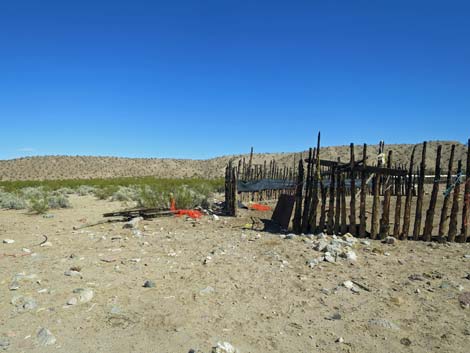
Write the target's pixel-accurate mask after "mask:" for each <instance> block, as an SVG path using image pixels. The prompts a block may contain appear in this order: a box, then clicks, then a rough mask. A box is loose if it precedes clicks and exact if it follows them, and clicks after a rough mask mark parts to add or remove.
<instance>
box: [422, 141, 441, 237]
mask: <svg viewBox="0 0 470 353" xmlns="http://www.w3.org/2000/svg"><path fill="white" fill-rule="evenodd" d="M441 151H442V146H441V145H439V146H438V147H437V156H436V166H435V168H434V183H433V186H432V192H431V201H430V202H429V208H428V210H427V212H426V222H425V223H424V233H423V240H424V241H431V239H432V229H433V223H434V212H435V209H436V202H437V195H438V193H439V183H440V181H441Z"/></svg>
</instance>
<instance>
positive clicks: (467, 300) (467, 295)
mask: <svg viewBox="0 0 470 353" xmlns="http://www.w3.org/2000/svg"><path fill="white" fill-rule="evenodd" d="M459 303H460V306H461V307H462V308H464V309H469V308H470V292H464V293H462V294H460V295H459Z"/></svg>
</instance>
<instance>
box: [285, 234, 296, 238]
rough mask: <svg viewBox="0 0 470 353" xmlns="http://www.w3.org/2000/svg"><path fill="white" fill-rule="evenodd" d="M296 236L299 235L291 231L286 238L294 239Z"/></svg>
mask: <svg viewBox="0 0 470 353" xmlns="http://www.w3.org/2000/svg"><path fill="white" fill-rule="evenodd" d="M296 237H297V235H296V234H294V233H289V234H287V235H286V238H285V239H294V238H296Z"/></svg>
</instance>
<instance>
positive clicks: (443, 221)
mask: <svg viewBox="0 0 470 353" xmlns="http://www.w3.org/2000/svg"><path fill="white" fill-rule="evenodd" d="M454 154H455V145H452V147H451V149H450V157H449V166H448V167H447V180H446V192H445V195H444V201H443V203H442V209H441V220H440V222H439V233H438V234H439V241H442V240H443V237H444V233H445V228H446V226H447V213H448V211H449V202H450V194H451V193H450V192H449V188H450V186H451V185H452V169H453V167H454Z"/></svg>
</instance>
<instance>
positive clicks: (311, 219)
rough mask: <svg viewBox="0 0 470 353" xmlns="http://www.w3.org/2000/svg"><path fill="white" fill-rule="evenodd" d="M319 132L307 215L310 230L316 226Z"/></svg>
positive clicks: (319, 176)
mask: <svg viewBox="0 0 470 353" xmlns="http://www.w3.org/2000/svg"><path fill="white" fill-rule="evenodd" d="M320 178H321V175H320V132H318V137H317V155H316V165H315V174H314V178H313V190H312V206H311V208H312V209H311V210H310V216H309V220H308V223H309V228H310V230H311V231H312V232H316V228H317V208H318V202H319V200H318V184H319V182H320Z"/></svg>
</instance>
